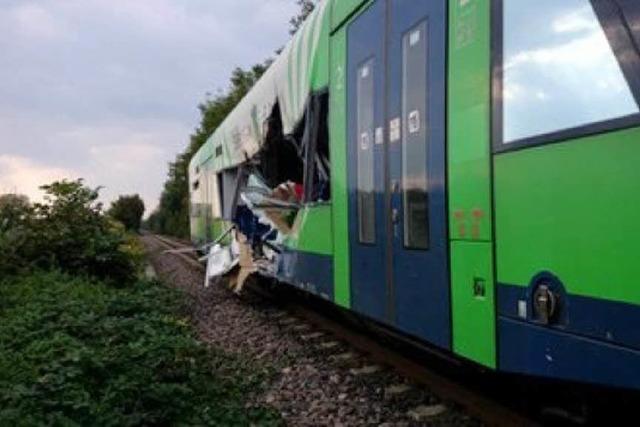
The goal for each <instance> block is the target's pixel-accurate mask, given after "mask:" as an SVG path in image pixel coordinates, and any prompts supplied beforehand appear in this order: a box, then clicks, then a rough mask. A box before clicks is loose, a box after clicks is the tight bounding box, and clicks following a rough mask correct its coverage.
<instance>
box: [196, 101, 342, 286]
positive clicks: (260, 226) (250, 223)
mask: <svg viewBox="0 0 640 427" xmlns="http://www.w3.org/2000/svg"><path fill="white" fill-rule="evenodd" d="M328 103H329V94H328V92H327V91H324V92H321V93H318V94H314V95H312V96H311V97H310V98H309V100H308V102H307V106H306V108H305V113H304V116H303V118H302V120H301V121H300V123H299V124H298V125H297V126H296V127H295V130H294V132H293V133H292V134H290V135H284V133H283V126H282V119H281V112H280V106H279V105H278V103H276V104H275V106H274V107H273V109H272V111H271V114H270V116H269V118H268V119H267V120H265V122H264V124H263V125H264V127H265V134H266V138H265V141H264V144H263V146H262V148H261V150H260V151H259V152H258V153H257V154H256V155H255V156H254V157H253V158H250V159H248V160H247V161H246V162H245V163H243V164H242V165H240V166H238V167H233V168H229V169H226V170H223V171H220V172H218V173H216V174H213V176H212V173H211V172H209V171H201V176H200V178H199V179H198V180H196V181H194V182H193V184H192V191H194V192H197V191H200V192H201V194H203V195H204V194H205V193H206V196H204V197H203V196H201V197H202V201H203V203H200V204H193V205H192V216H198V215H199V216H204V217H205V224H207V231H208V236H207V238H208V240H209V241H213V242H214V245H215V244H216V243H220V242H222V241H223V240H225V241H226V242H227V243H231V244H230V245H228V246H223V245H218V246H217V250H218V251H219V252H220V253H218V255H216V254H215V253H214V254H212V255H211V256H210V262H209V268H210V269H212V270H211V271H210V274H209V276H216V275H217V274H221V273H224V272H226V271H228V270H229V269H230V268H232V267H234V266H235V265H237V264H238V263H239V264H240V266H241V268H242V269H244V270H247V274H246V275H248V274H250V273H252V272H254V271H258V270H259V271H261V272H262V273H266V274H274V273H275V269H276V268H277V254H278V253H279V249H278V243H279V242H281V241H282V240H283V239H284V238H286V237H287V236H288V235H290V234H291V233H293V232H295V219H296V216H297V214H298V212H299V211H300V209H301V207H302V206H304V205H309V204H317V203H326V202H329V201H330V198H331V186H330V174H331V165H330V160H329V129H328V108H329V106H328ZM202 181H205V182H206V185H205V187H206V188H203V187H202ZM214 181H215V182H214ZM206 200H211V201H212V202H211V203H212V204H214V205H217V206H211V203H209V204H208V203H206V202H205V201H206ZM214 215H215V216H216V217H218V215H219V218H222V219H223V220H224V221H225V222H226V223H227V227H226V228H225V229H224V230H223V231H221V233H220V234H219V235H218V236H215V235H212V234H211V233H210V230H211V222H212V221H213V218H214ZM230 235H232V236H233V238H232V239H230V238H229V236H230ZM207 248H208V246H206V247H204V248H203V249H205V250H206V249H207ZM246 275H245V276H246ZM239 286H241V283H240V284H239Z"/></svg>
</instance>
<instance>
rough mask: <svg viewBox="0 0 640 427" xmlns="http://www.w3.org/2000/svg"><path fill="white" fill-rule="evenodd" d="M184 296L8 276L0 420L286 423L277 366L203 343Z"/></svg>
mask: <svg viewBox="0 0 640 427" xmlns="http://www.w3.org/2000/svg"><path fill="white" fill-rule="evenodd" d="M183 301H184V296H183V295H182V294H180V293H178V291H175V290H172V289H169V288H167V287H165V286H163V285H161V284H159V283H156V282H147V281H139V282H137V283H136V284H134V285H132V286H129V287H124V288H114V287H110V286H108V285H106V284H104V283H102V282H99V281H95V280H89V279H83V278H77V277H73V276H69V275H65V274H62V273H35V274H32V275H28V276H18V277H10V278H5V279H2V280H0V425H52V426H53V425H64V426H66V425H91V426H137V425H250V424H261V425H263V424H279V423H280V420H279V418H278V416H277V414H275V413H274V412H273V411H271V410H269V409H266V408H259V407H248V405H247V399H248V396H249V395H250V394H251V393H252V392H254V391H256V390H258V389H259V388H260V387H261V384H262V383H263V382H264V381H265V379H266V378H267V376H268V375H269V372H268V371H267V370H266V369H258V370H257V371H256V370H255V367H253V366H252V365H251V363H248V361H246V360H242V358H239V357H231V356H229V355H226V354H225V353H224V352H221V351H217V350H215V349H211V348H208V347H207V346H205V345H203V344H201V343H199V342H198V341H197V339H196V337H195V335H194V331H193V330H192V327H191V326H190V323H189V320H188V319H187V318H186V317H185V316H184V314H183V313H184V311H183V307H182V303H183Z"/></svg>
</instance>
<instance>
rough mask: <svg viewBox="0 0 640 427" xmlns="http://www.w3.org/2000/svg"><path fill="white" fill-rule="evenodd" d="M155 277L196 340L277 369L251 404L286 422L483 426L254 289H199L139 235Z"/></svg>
mask: <svg viewBox="0 0 640 427" xmlns="http://www.w3.org/2000/svg"><path fill="white" fill-rule="evenodd" d="M141 239H142V241H143V243H144V245H145V247H146V249H147V252H148V255H149V260H150V263H151V265H152V266H153V269H154V270H155V273H156V274H157V276H158V277H159V278H160V279H162V280H163V281H165V282H166V283H167V284H169V285H171V286H175V287H177V288H180V289H182V290H184V291H185V292H186V294H187V295H188V296H189V304H188V306H189V311H190V313H189V314H190V316H191V318H192V321H193V323H194V326H195V328H196V330H197V333H198V335H199V337H200V339H201V340H202V341H203V342H205V343H207V344H209V345H212V346H216V347H218V348H220V349H223V350H224V351H226V352H228V353H231V354H234V353H236V354H242V355H243V356H244V357H248V358H249V359H252V360H254V361H255V364H256V368H257V369H269V370H270V371H273V372H275V375H272V376H271V378H272V380H271V381H270V383H269V384H266V385H265V387H264V390H263V391H260V392H259V393H256V395H255V396H252V398H251V399H252V402H254V404H260V405H267V406H271V407H273V408H275V409H276V410H278V411H279V412H280V414H281V416H282V418H283V420H284V422H285V423H286V424H288V425H295V426H298V425H309V426H312V425H313V426H318V425H344V426H353V425H384V426H413V425H436V426H463V425H464V426H467V425H479V424H480V423H479V422H477V421H476V420H474V419H473V418H472V417H470V416H469V415H467V414H466V413H465V412H464V411H463V410H462V409H461V408H459V407H457V406H456V405H455V404H452V403H450V402H443V401H441V400H439V399H438V398H437V397H435V396H433V395H432V394H431V393H429V390H427V389H426V388H425V387H422V386H420V385H416V384H413V383H412V382H411V381H410V380H408V379H406V378H403V377H401V376H399V375H398V374H396V373H395V372H394V371H392V370H391V369H389V368H387V367H385V366H379V365H376V364H374V363H372V362H371V361H369V360H367V357H366V355H363V354H361V353H358V352H356V351H355V350H353V349H351V348H350V347H349V345H348V344H347V343H344V342H341V341H339V340H337V339H336V338H335V337H333V336H332V335H331V334H329V333H325V332H324V331H320V330H318V329H317V328H315V327H314V326H313V325H310V324H308V323H306V322H305V321H304V320H303V319H300V318H297V317H294V316H292V315H291V314H289V313H287V312H286V311H284V310H283V309H281V308H279V307H277V306H276V305H274V303H273V302H271V301H268V300H266V299H264V298H262V297H260V296H258V295H255V294H253V293H247V294H245V295H242V296H237V295H236V294H234V293H233V292H231V291H230V290H229V289H227V288H226V287H225V286H224V285H223V284H212V285H211V286H210V287H208V288H204V287H203V280H204V279H203V273H202V272H201V271H198V270H197V269H195V268H193V267H192V266H189V265H188V264H186V263H185V262H184V261H183V260H181V259H180V258H178V257H176V256H175V255H172V254H170V253H163V252H164V250H165V249H166V248H165V247H164V246H163V245H162V244H161V243H159V242H158V241H157V240H156V239H155V238H153V237H152V236H143V237H142V238H141Z"/></svg>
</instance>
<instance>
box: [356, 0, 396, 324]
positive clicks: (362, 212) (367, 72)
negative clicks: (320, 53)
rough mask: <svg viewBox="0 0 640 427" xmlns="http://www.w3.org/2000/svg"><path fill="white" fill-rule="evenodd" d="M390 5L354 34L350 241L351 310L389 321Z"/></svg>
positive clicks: (366, 18) (379, 4)
mask: <svg viewBox="0 0 640 427" xmlns="http://www.w3.org/2000/svg"><path fill="white" fill-rule="evenodd" d="M385 8H386V5H385V0H378V1H376V2H375V3H373V4H372V5H371V6H370V7H369V8H368V9H367V10H366V11H365V12H364V13H363V14H362V15H361V16H360V17H358V19H357V20H356V21H354V22H353V23H352V24H351V26H350V27H349V30H348V61H347V62H348V65H347V67H348V83H347V84H348V87H347V90H348V99H349V100H348V110H347V114H348V123H349V130H348V132H349V143H348V150H349V156H348V157H349V163H348V169H349V171H348V176H349V215H350V218H349V224H350V227H349V230H350V231H349V234H350V235H349V241H350V243H351V245H350V246H351V272H352V277H351V306H352V308H353V309H354V310H355V311H358V312H360V313H363V314H366V315H368V316H371V317H373V318H374V319H377V320H380V321H385V320H388V313H387V311H388V310H387V301H388V300H389V292H388V288H387V283H386V281H385V279H384V278H385V277H386V274H387V266H386V263H385V253H386V251H385V248H386V245H387V242H386V238H387V233H386V227H385V220H384V217H385V210H384V203H385V180H384V170H385V167H384V162H385V149H384V131H383V129H384V122H385V120H386V119H385V115H384V103H383V100H384V92H385V87H384V82H385V78H384V75H385V72H386V63H385V49H384V40H385V34H384V28H385Z"/></svg>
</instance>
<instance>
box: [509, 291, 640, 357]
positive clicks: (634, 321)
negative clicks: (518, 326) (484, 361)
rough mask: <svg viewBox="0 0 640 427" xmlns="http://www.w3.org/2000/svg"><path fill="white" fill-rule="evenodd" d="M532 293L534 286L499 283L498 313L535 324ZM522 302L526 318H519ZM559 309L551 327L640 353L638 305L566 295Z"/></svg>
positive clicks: (563, 296)
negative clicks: (525, 307)
mask: <svg viewBox="0 0 640 427" xmlns="http://www.w3.org/2000/svg"><path fill="white" fill-rule="evenodd" d="M531 294H532V288H531V286H529V287H522V286H513V285H506V284H499V285H498V300H497V303H498V304H497V305H498V314H499V315H500V316H502V317H504V318H511V319H514V320H521V321H527V322H529V323H535V318H534V314H533V305H532V304H533V302H532V295H531ZM520 301H524V302H525V303H526V306H527V313H526V318H521V317H520V316H519V313H518V304H519V302H520ZM559 310H560V312H559V313H558V314H559V315H558V318H557V321H556V322H553V323H552V324H551V325H549V326H548V328H551V329H555V330H557V331H562V332H563V333H569V334H575V335H580V336H584V337H588V338H592V339H595V340H601V341H604V342H606V343H609V344H616V345H621V346H626V347H632V348H635V349H638V350H640V328H639V327H638V325H640V306H638V305H634V304H629V303H624V302H617V301H609V300H604V299H599V298H592V297H586V296H581V295H572V294H570V293H563V294H562V295H561V297H560V304H559ZM501 340H502V341H504V340H503V339H502V338H501ZM638 362H640V360H639V361H638Z"/></svg>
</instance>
